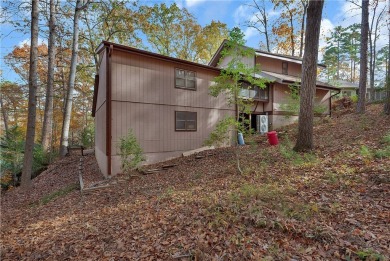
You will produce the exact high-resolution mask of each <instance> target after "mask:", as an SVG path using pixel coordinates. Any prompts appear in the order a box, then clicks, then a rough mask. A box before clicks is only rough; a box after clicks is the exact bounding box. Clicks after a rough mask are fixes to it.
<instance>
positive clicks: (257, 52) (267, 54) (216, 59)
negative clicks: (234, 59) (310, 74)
mask: <svg viewBox="0 0 390 261" xmlns="http://www.w3.org/2000/svg"><path fill="white" fill-rule="evenodd" d="M227 41H228V40H226V39H225V40H223V42H222V43H221V45H220V46H219V48H218V50H217V52H216V53H215V54H214V56H213V58H211V60H210V62H209V65H210V66H214V67H216V66H217V65H218V62H219V59H221V51H222V50H223V48H224V47H225V45H226V43H227ZM244 47H245V48H249V47H247V46H244ZM255 55H256V56H263V57H269V58H274V59H278V60H282V61H288V62H292V63H297V64H302V58H300V57H296V56H291V55H284V54H276V53H270V52H266V51H261V50H256V49H255ZM317 66H319V67H322V68H326V65H325V64H322V63H318V64H317Z"/></svg>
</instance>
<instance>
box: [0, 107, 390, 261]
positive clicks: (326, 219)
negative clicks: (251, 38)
mask: <svg viewBox="0 0 390 261" xmlns="http://www.w3.org/2000/svg"><path fill="white" fill-rule="evenodd" d="M380 111H381V107H380V106H379V105H371V106H369V107H368V111H367V113H366V115H356V114H350V113H340V114H338V115H336V116H334V118H331V119H328V118H326V119H322V120H320V121H318V122H317V123H316V126H315V144H316V148H315V151H314V152H313V153H310V154H299V153H294V152H291V146H292V141H294V140H295V134H296V131H295V127H294V126H291V127H288V128H285V129H284V130H283V132H281V135H280V141H281V145H280V146H276V147H275V146H274V147H270V146H268V145H267V141H266V138H265V137H264V136H260V137H258V138H257V139H255V140H254V141H253V142H252V145H248V146H245V147H241V148H240V157H241V159H242V165H243V166H244V167H243V170H244V175H239V174H238V173H237V171H236V168H235V153H234V150H233V149H232V148H220V149H215V150H214V151H213V153H209V152H202V153H199V154H197V155H192V156H189V157H182V158H178V159H173V160H170V161H167V162H163V163H159V164H155V165H153V166H148V169H149V168H150V169H162V167H163V166H167V165H174V166H173V167H171V168H167V169H165V170H164V171H160V172H157V173H153V174H149V175H142V174H141V173H138V172H134V173H131V175H128V174H121V175H118V176H116V177H114V178H112V180H113V181H115V182H110V184H111V185H110V186H109V187H107V188H104V189H101V190H95V191H93V192H91V193H80V191H79V190H77V189H70V190H66V189H65V188H68V187H69V186H71V185H72V184H77V182H78V162H79V157H77V156H72V157H67V158H64V159H61V160H59V161H57V162H55V163H53V164H52V165H51V166H49V168H48V169H47V170H46V171H45V172H44V173H42V174H41V175H40V176H38V177H37V178H36V179H34V180H33V188H32V190H31V191H30V193H29V194H27V193H23V192H22V191H21V190H20V189H19V188H15V189H13V190H10V191H7V192H4V193H3V194H2V199H1V207H2V211H1V221H2V222H1V260H65V259H72V260H388V259H389V256H390V249H389V247H390V241H389V238H390V231H389V225H388V224H389V221H390V210H389V207H390V204H389V198H390V193H389V191H390V190H389V188H390V185H389V184H390V182H389V181H390V159H389V157H375V156H373V155H374V154H375V152H376V151H378V150H381V149H384V148H385V147H386V146H389V145H388V144H386V143H383V137H384V136H385V135H388V134H389V132H390V119H389V117H387V116H384V115H381V112H380ZM362 148H366V149H362ZM367 151H368V152H367ZM197 156H198V157H197ZM199 156H202V157H199ZM83 179H84V182H85V183H86V184H90V185H91V186H93V185H94V184H100V182H102V181H103V178H102V176H100V175H99V171H98V167H97V163H96V160H95V159H94V156H85V157H84V173H83ZM59 191H66V192H64V193H58V192H59ZM48 195H56V196H55V197H54V196H53V197H48ZM44 198H46V201H45V204H43V203H42V202H43V201H42V200H43V199H44Z"/></svg>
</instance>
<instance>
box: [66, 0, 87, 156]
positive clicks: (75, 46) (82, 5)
mask: <svg viewBox="0 0 390 261" xmlns="http://www.w3.org/2000/svg"><path fill="white" fill-rule="evenodd" d="M88 4H89V0H86V1H85V0H77V1H76V8H75V12H74V21H73V43H72V57H71V62H70V73H69V84H68V93H67V96H66V101H65V112H64V120H63V125H62V133H61V145H60V155H61V156H62V157H63V156H65V155H66V153H67V147H68V139H69V127H70V119H71V116H72V104H73V92H74V85H75V79H76V67H77V55H78V52H79V20H80V15H81V12H82V11H83V10H84V9H86V8H87V7H88Z"/></svg>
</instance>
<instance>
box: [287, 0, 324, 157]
mask: <svg viewBox="0 0 390 261" xmlns="http://www.w3.org/2000/svg"><path fill="white" fill-rule="evenodd" d="M323 6H324V0H318V1H317V0H310V2H309V6H308V8H307V24H306V33H305V42H306V43H310V44H307V45H305V52H304V55H303V61H302V84H301V90H300V91H301V101H300V110H299V123H298V138H297V143H296V145H295V147H294V150H295V151H308V150H312V149H313V147H314V145H313V119H314V112H313V107H314V97H315V92H316V79H317V60H318V45H319V39H320V27H321V17H322V8H323Z"/></svg>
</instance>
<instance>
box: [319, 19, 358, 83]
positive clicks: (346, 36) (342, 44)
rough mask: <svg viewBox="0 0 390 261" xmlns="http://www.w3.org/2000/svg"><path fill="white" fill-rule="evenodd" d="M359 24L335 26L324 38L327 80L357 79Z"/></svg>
mask: <svg viewBox="0 0 390 261" xmlns="http://www.w3.org/2000/svg"><path fill="white" fill-rule="evenodd" d="M358 30H359V31H360V25H359V24H353V25H350V26H348V27H342V26H337V27H335V29H334V30H333V31H332V32H331V35H330V36H329V37H327V38H326V47H325V52H324V57H323V61H324V63H325V64H326V66H327V68H326V70H327V77H328V81H330V82H333V81H337V80H350V81H352V82H354V81H356V80H357V77H356V75H355V74H356V73H355V72H356V65H357V64H358V63H359V59H358V52H359V43H360V33H359V32H358Z"/></svg>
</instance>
